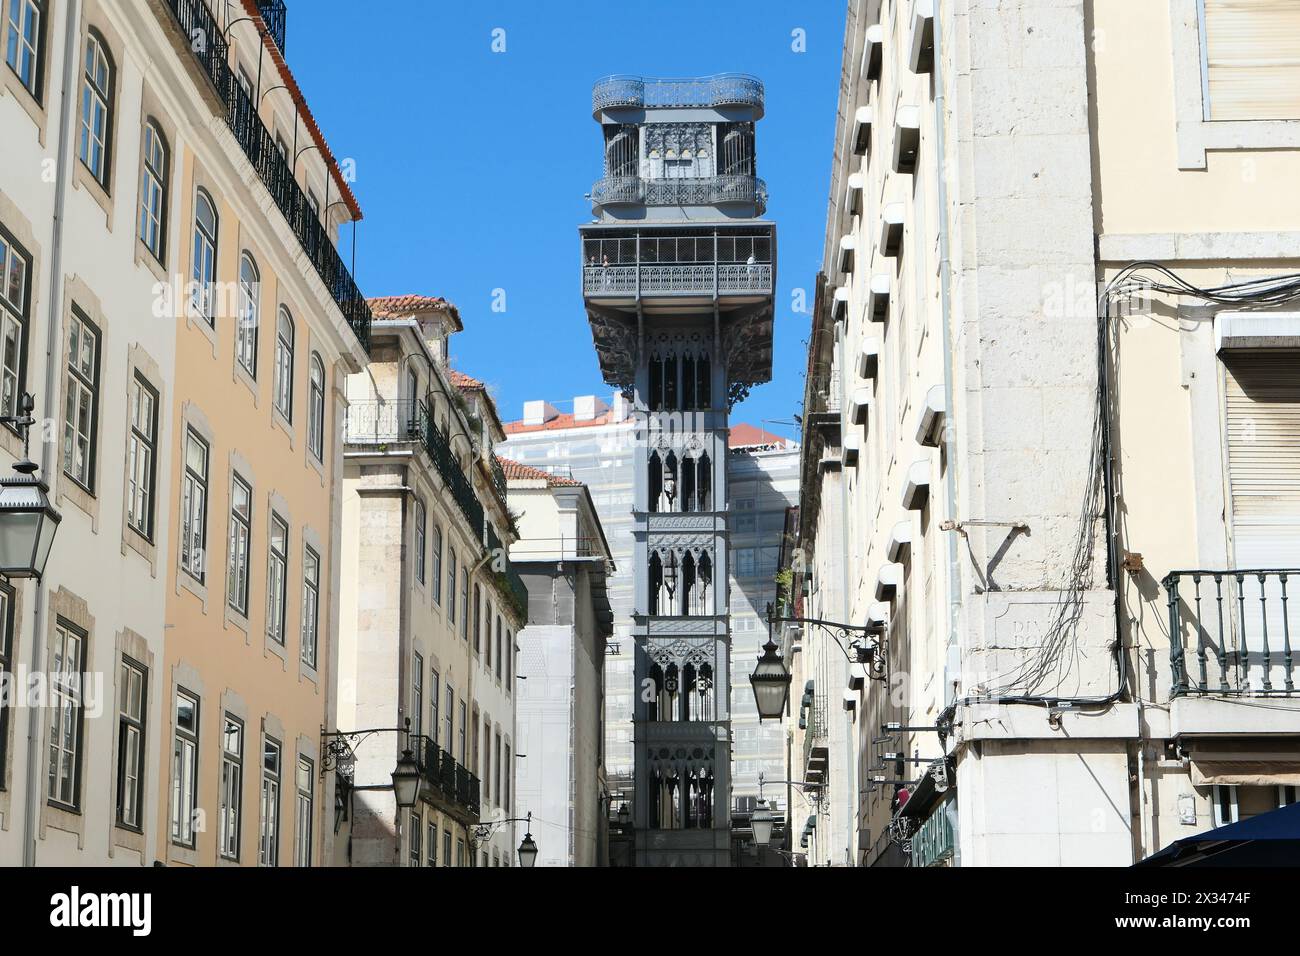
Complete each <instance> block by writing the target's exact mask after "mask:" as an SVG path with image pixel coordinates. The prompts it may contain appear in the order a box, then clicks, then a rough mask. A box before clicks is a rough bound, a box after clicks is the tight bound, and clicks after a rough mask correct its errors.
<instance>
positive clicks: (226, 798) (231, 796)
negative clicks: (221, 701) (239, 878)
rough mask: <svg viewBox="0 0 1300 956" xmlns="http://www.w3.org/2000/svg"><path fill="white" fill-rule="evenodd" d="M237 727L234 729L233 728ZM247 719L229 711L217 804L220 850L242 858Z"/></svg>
mask: <svg viewBox="0 0 1300 956" xmlns="http://www.w3.org/2000/svg"><path fill="white" fill-rule="evenodd" d="M232 731H233V732H232ZM244 739H245V730H244V722H243V721H242V720H240V719H239V718H238V717H235V716H234V715H233V714H226V715H225V717H224V719H223V721H222V726H221V779H220V782H219V786H220V788H221V791H220V794H219V802H218V807H217V853H218V854H219V855H220V856H221V858H222V859H223V860H230V861H232V862H235V863H237V862H239V841H240V836H241V831H242V828H243V813H244Z"/></svg>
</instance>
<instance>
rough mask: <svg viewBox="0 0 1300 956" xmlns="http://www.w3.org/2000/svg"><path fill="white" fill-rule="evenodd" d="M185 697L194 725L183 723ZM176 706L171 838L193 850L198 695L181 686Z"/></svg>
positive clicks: (196, 786) (173, 706)
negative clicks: (184, 725)
mask: <svg viewBox="0 0 1300 956" xmlns="http://www.w3.org/2000/svg"><path fill="white" fill-rule="evenodd" d="M181 698H184V699H185V700H186V701H188V702H189V703H190V704H191V705H193V713H194V726H193V727H192V728H185V727H182V726H181ZM172 708H173V710H172V788H171V792H172V801H171V841H172V843H174V844H175V845H176V846H179V847H184V848H186V849H190V850H192V849H194V848H195V846H197V843H198V831H197V830H196V829H195V827H194V815H195V814H194V811H195V809H196V808H197V807H198V797H199V787H198V772H199V731H200V730H201V728H202V724H201V723H200V721H201V720H202V714H201V712H200V709H199V698H198V695H197V694H193V693H191V692H190V691H188V690H186V689H185V688H183V687H177V688H176V696H175V697H174V698H173V700H172Z"/></svg>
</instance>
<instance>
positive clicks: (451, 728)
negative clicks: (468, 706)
mask: <svg viewBox="0 0 1300 956" xmlns="http://www.w3.org/2000/svg"><path fill="white" fill-rule="evenodd" d="M455 709H456V691H455V690H454V689H453V688H452V686H451V681H450V680H448V681H447V708H446V710H447V716H446V720H447V745H446V750H447V753H451V752H452V738H453V735H454V734H455V725H456V715H455Z"/></svg>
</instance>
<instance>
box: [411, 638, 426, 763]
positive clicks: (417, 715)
mask: <svg viewBox="0 0 1300 956" xmlns="http://www.w3.org/2000/svg"><path fill="white" fill-rule="evenodd" d="M423 719H424V658H423V657H422V656H421V655H420V652H419V651H416V652H415V653H414V654H413V655H412V659H411V739H412V740H417V739H419V737H420V735H421V734H423V733H424V731H423V729H422V728H421V726H420V722H421V721H422V720H423ZM412 749H415V748H412Z"/></svg>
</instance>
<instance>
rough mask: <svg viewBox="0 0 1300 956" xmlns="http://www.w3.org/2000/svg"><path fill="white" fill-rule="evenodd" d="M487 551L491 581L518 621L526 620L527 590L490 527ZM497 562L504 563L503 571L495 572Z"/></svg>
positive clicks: (489, 526)
mask: <svg viewBox="0 0 1300 956" xmlns="http://www.w3.org/2000/svg"><path fill="white" fill-rule="evenodd" d="M487 538H488V550H489V551H490V552H491V553H492V561H491V562H490V567H491V568H492V571H493V579H494V583H495V584H496V588H497V591H498V592H500V594H501V597H502V598H504V599H505V600H506V601H507V602H509V603H510V605H511V606H512V607H513V608H514V610H515V614H516V615H518V617H519V618H520V620H525V621H526V620H527V619H528V588H527V587H525V586H524V581H523V578H521V577H520V576H519V572H518V571H516V570H515V566H514V564H512V563H511V561H510V556H509V555H508V554H507V553H506V549H505V547H504V546H503V545H502V544H501V539H500V538H498V537H497V533H496V531H494V530H493V529H492V525H490V524H489V525H488V526H487ZM498 561H502V562H504V569H503V570H497V568H498Z"/></svg>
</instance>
